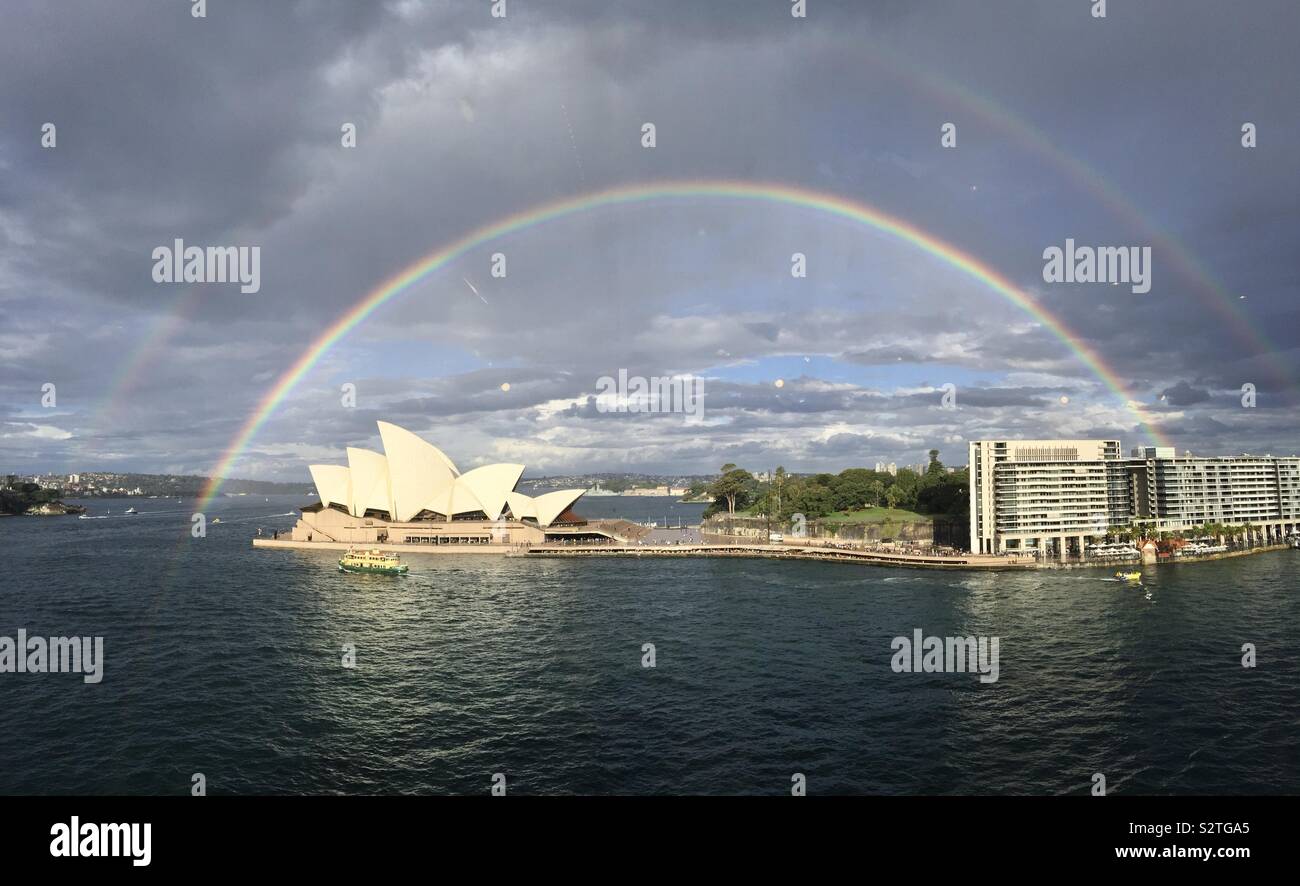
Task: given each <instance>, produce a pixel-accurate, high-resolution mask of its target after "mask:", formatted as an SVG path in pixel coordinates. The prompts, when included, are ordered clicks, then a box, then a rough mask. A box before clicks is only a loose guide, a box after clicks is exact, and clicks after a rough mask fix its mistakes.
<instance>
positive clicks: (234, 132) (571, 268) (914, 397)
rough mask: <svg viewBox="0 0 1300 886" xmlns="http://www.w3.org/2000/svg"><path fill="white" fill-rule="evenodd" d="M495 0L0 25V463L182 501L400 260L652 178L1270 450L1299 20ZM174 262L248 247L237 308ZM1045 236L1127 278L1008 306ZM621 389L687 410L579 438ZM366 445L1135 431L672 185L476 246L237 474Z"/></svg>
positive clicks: (1210, 444) (662, 457)
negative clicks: (1138, 275) (752, 191)
mask: <svg viewBox="0 0 1300 886" xmlns="http://www.w3.org/2000/svg"><path fill="white" fill-rule="evenodd" d="M505 5H506V16H505V18H494V17H493V16H492V14H491V6H492V4H491V3H490V2H489V0H456V2H451V0H443V2H435V0H430V2H417V0H403V2H390V3H384V4H380V3H357V2H352V0H339V2H325V0H314V2H313V0H299V2H289V0H276V2H254V0H248V2H242V0H208V3H207V15H206V18H195V17H193V16H192V15H191V9H190V3H189V2H186V0H156V2H146V0H123V2H118V3H111V4H110V3H100V2H85V3H77V2H59V3H49V2H46V0H33V2H21V0H7V2H6V3H5V9H4V14H3V27H0V469H2V470H7V471H19V472H31V471H41V472H44V471H47V470H52V471H56V472H67V471H71V470H95V469H101V470H135V471H147V472H187V473H209V472H210V471H211V470H212V469H213V466H214V465H215V464H216V463H217V462H218V461H219V459H220V456H221V453H222V451H223V450H224V449H225V448H226V447H227V445H228V444H229V442H230V441H231V439H232V438H233V437H234V436H235V435H236V433H237V432H238V429H239V427H240V426H241V425H242V424H243V423H244V422H245V421H246V420H247V419H248V417H249V415H250V414H251V413H252V412H253V411H254V410H255V408H256V406H257V404H258V403H259V402H261V401H262V399H263V398H264V397H265V396H266V394H267V392H268V390H269V389H270V388H271V387H272V386H273V385H274V384H275V382H276V380H277V379H278V378H280V377H281V376H282V375H283V374H284V373H285V372H286V371H287V370H288V369H289V368H290V367H291V366H292V365H293V364H294V363H295V361H296V360H297V359H298V358H299V356H300V355H301V354H302V352H303V351H304V350H305V349H306V348H307V347H308V346H309V345H310V344H311V343H312V342H313V341H314V340H315V339H316V338H317V337H318V336H319V335H320V334H321V333H322V332H323V331H325V330H326V329H327V328H329V327H330V326H331V325H332V324H333V323H334V322H335V321H336V319H337V318H338V317H339V316H340V315H341V314H342V313H344V312H346V311H347V310H348V308H349V307H350V306H351V305H353V304H355V303H356V302H357V301H358V300H359V299H361V298H362V297H363V296H364V295H365V294H366V293H368V292H369V291H371V290H372V289H374V288H375V286H376V285H377V284H378V283H379V282H380V281H382V280H384V279H385V278H387V277H390V276H391V275H393V274H395V273H397V272H398V271H400V270H401V269H402V268H403V267H404V266H406V265H407V264H409V263H410V262H412V261H414V260H416V259H418V258H420V257H421V256H424V255H426V254H428V253H431V252H433V251H434V250H436V249H438V248H439V247H440V246H442V245H444V244H447V243H450V242H452V241H454V240H456V239H457V238H459V237H461V236H463V235H464V234H465V233H467V232H469V231H471V230H473V229H475V228H477V227H479V226H481V225H484V224H489V223H491V222H493V221H496V220H499V219H501V218H503V217H506V216H509V215H511V214H513V213H516V212H519V211H523V210H527V209H529V208H531V207H536V206H539V205H543V204H545V203H548V202H551V201H554V200H557V199H561V198H565V197H571V196H574V195H578V194H581V193H583V192H588V191H595V190H599V189H602V188H608V187H612V186H618V185H649V184H652V183H653V182H655V181H658V180H666V179H680V178H692V179H728V180H743V181H774V182H779V183H782V184H785V185H789V186H794V187H800V188H808V189H813V190H817V191H822V192H826V193H829V194H832V195H835V196H837V197H839V198H842V199H846V200H851V201H854V202H860V203H866V204H869V205H870V206H873V207H875V208H876V209H878V210H879V211H882V212H885V213H888V214H890V215H894V216H898V217H901V218H902V219H905V220H906V221H907V222H908V223H909V224H911V225H913V226H915V227H917V228H919V229H921V230H923V231H925V232H927V233H928V234H929V235H930V236H933V237H935V238H938V239H940V240H943V241H946V242H948V243H950V244H952V246H954V247H955V248H957V249H960V250H961V251H963V252H965V253H968V254H969V255H971V256H973V257H974V258H975V259H976V260H978V261H979V262H981V263H984V264H987V265H990V266H991V267H993V268H995V269H996V270H997V271H998V272H999V273H1001V274H1003V275H1005V276H1006V277H1007V278H1008V279H1010V280H1011V281H1012V282H1013V283H1014V284H1015V285H1016V286H1017V287H1019V288H1021V289H1022V290H1023V291H1024V292H1025V293H1026V294H1027V295H1028V296H1029V297H1030V298H1031V299H1032V300H1033V302H1035V303H1036V304H1037V305H1038V306H1040V307H1041V308H1042V309H1044V310H1046V311H1048V312H1050V313H1051V314H1054V315H1056V316H1057V317H1058V318H1059V319H1060V320H1061V322H1062V323H1063V324H1065V326H1067V327H1068V328H1070V329H1071V330H1073V331H1074V333H1076V334H1077V335H1078V336H1080V337H1081V338H1082V339H1083V340H1085V341H1086V342H1087V344H1088V346H1089V347H1090V348H1092V349H1093V350H1094V351H1095V352H1096V353H1097V354H1098V355H1099V356H1100V358H1101V359H1102V360H1103V361H1104V362H1105V363H1106V364H1108V365H1109V366H1111V367H1113V368H1114V370H1115V373H1116V374H1117V376H1118V377H1119V378H1120V379H1121V380H1122V382H1123V384H1124V386H1125V387H1127V389H1128V390H1129V392H1130V393H1131V394H1132V396H1133V397H1134V398H1135V399H1136V400H1137V401H1139V402H1140V403H1141V404H1143V405H1144V406H1145V408H1146V409H1147V410H1148V413H1149V415H1150V416H1151V417H1152V418H1153V419H1154V421H1155V424H1156V425H1157V426H1158V427H1159V428H1160V430H1161V431H1162V432H1163V433H1164V434H1165V435H1166V436H1167V437H1168V438H1169V439H1170V440H1172V441H1173V442H1175V443H1176V444H1177V445H1178V447H1179V448H1180V449H1191V450H1193V451H1195V452H1197V453H1198V454H1219V453H1236V452H1242V451H1251V452H1273V453H1275V454H1279V453H1283V452H1284V453H1286V454H1291V453H1293V452H1296V451H1297V450H1300V434H1298V433H1297V431H1298V430H1300V429H1298V427H1297V406H1298V405H1300V400H1298V399H1297V392H1296V387H1295V385H1296V375H1297V366H1298V364H1300V355H1298V353H1297V336H1298V335H1300V333H1298V332H1297V330H1300V309H1298V308H1297V303H1296V293H1297V286H1298V284H1300V262H1298V261H1297V256H1298V255H1300V250H1298V249H1297V246H1298V245H1300V242H1298V235H1300V225H1298V224H1297V222H1298V220H1300V219H1298V214H1300V163H1297V162H1296V158H1297V156H1298V151H1300V140H1298V137H1300V122H1298V120H1300V115H1297V108H1300V61H1298V60H1297V53H1296V51H1295V47H1296V43H1297V37H1300V7H1297V5H1296V4H1295V2H1294V0H1252V2H1250V3H1246V4H1237V5H1229V4H1224V3H1221V2H1215V0H1143V2H1140V3H1137V2H1124V0H1111V2H1110V3H1109V4H1108V7H1109V8H1108V10H1107V16H1106V17H1105V18H1101V19H1099V18H1095V17H1093V15H1092V12H1091V11H1092V8H1093V3H1092V0H1053V2H1041V0H1039V2H1018V0H990V2H981V3H972V2H969V0H953V2H941V0H933V2H926V0H875V2H868V0H859V2H842V3H840V2H831V0H807V17H806V18H795V17H792V16H791V14H790V9H791V6H792V4H791V2H788V0H743V2H742V0H734V2H731V0H711V2H707V3H705V2H699V0H654V2H636V3H633V2H619V0H590V2H577V0H573V2H563V0H549V2H541V0H507V2H506V4H505ZM1248 122H1249V123H1253V124H1254V125H1255V127H1256V131H1257V140H1258V141H1257V146H1256V147H1254V148H1246V147H1243V146H1242V126H1243V124H1244V123H1248ZM46 123H54V124H55V126H56V130H55V137H56V142H55V145H54V146H53V147H44V146H43V145H42V127H43V125H44V124H46ZM345 123H352V124H355V126H356V132H357V135H356V146H355V147H352V148H349V147H344V146H343V145H342V144H341V140H342V134H341V127H342V126H343V124H345ZM645 123H653V124H654V126H655V128H656V132H655V135H656V145H655V146H654V147H653V148H646V147H643V146H642V126H643V124H645ZM945 123H953V124H954V125H955V126H956V138H957V145H956V147H955V148H945V147H943V146H942V145H941V143H940V137H941V127H942V126H943V125H944V124H945ZM177 238H181V239H183V240H184V241H185V243H186V244H187V245H198V246H243V245H258V246H260V247H261V288H260V291H258V292H256V293H241V292H240V290H239V287H238V286H237V285H231V284H220V283H211V284H166V283H156V282H155V281H154V279H153V276H152V272H153V265H154V261H153V258H152V253H153V250H154V248H155V247H157V246H160V245H168V246H170V245H171V244H172V242H173V241H174V240H175V239H177ZM1066 238H1073V239H1074V240H1075V241H1076V242H1077V243H1079V244H1081V245H1082V244H1088V245H1094V246H1136V247H1143V246H1149V247H1151V249H1152V266H1151V289H1150V292H1147V293H1145V294H1137V293H1134V292H1132V287H1131V286H1128V285H1107V284H1069V283H1046V282H1044V279H1043V266H1044V259H1043V251H1044V250H1045V249H1046V248H1048V247H1050V246H1052V245H1057V246H1063V245H1064V243H1065V240H1066ZM494 252H500V253H503V254H504V255H505V256H506V259H507V265H506V269H507V270H506V276H505V277H504V278H497V277H493V276H492V274H491V256H492V254H493V253H494ZM796 252H800V253H803V254H805V255H806V256H807V276H806V277H804V278H795V277H793V276H792V275H791V256H792V254H793V253H796ZM471 284H472V286H471ZM475 289H477V294H476V293H475V292H474V290H475ZM620 369H625V370H626V371H627V372H628V373H629V374H630V375H633V376H636V375H640V376H646V377H650V376H665V375H676V374H692V375H694V376H698V377H700V378H701V379H702V382H701V384H702V386H703V391H704V405H703V415H702V419H701V420H699V421H687V420H686V417H685V416H683V415H682V414H680V413H662V414H616V413H609V412H604V411H602V410H601V409H600V408H598V403H597V401H595V400H594V399H593V398H595V396H596V394H597V393H598V392H599V388H598V379H600V378H601V377H602V376H607V375H608V376H617V375H618V372H619V370H620ZM778 381H779V382H780V384H779V385H778ZM348 383H350V384H353V385H355V387H356V405H355V407H351V408H349V407H346V406H344V405H343V404H342V402H341V388H342V386H343V385H345V384H348ZM47 384H53V385H54V386H55V388H54V391H55V397H56V399H55V401H54V403H53V404H52V405H45V404H44V403H43V402H42V390H43V386H44V385H47ZM947 384H951V385H954V386H955V391H956V406H957V408H955V409H945V408H943V404H942V401H941V397H942V389H943V386H944V385H947ZM1246 384H1250V385H1253V386H1254V388H1255V391H1256V401H1255V402H1256V406H1255V407H1254V408H1247V407H1244V406H1243V405H1242V387H1243V385H1246ZM503 385H509V388H508V390H506V389H503ZM602 402H603V401H602ZM376 419H384V420H389V421H393V422H395V423H397V424H400V425H403V426H405V427H408V428H410V429H411V430H413V431H415V432H417V433H419V434H421V435H423V436H425V437H426V438H427V439H429V440H431V441H432V442H434V443H436V444H437V445H439V446H440V447H441V448H443V449H444V450H445V451H446V452H447V453H448V454H449V455H450V456H451V457H452V458H453V459H455V460H456V461H457V462H458V463H459V464H460V465H461V466H462V468H464V467H469V466H473V465H475V464H480V463H486V462H491V461H505V460H510V461H519V462H523V463H524V464H526V465H528V473H529V475H533V476H536V475H540V474H543V473H559V472H568V471H584V470H590V471H599V470H625V469H626V470H647V471H654V472H666V473H702V472H706V471H712V470H716V469H717V467H718V466H719V465H721V464H723V463H724V462H728V461H730V462H736V463H739V464H741V465H743V466H746V467H750V468H752V469H755V470H759V469H764V468H770V467H773V466H775V465H777V464H781V465H784V466H785V467H786V468H787V469H788V470H796V471H807V470H839V469H842V468H844V467H849V466H855V465H867V466H871V465H874V463H875V462H876V461H896V462H898V463H900V464H906V463H913V462H919V461H923V460H924V457H925V456H924V454H925V451H926V450H928V449H930V448H938V449H940V450H941V451H942V453H943V455H944V457H945V460H947V461H949V462H950V463H955V464H961V463H964V462H965V441H967V440H968V439H972V438H978V437H987V436H994V435H999V436H1022V437H1077V436H1106V437H1119V438H1121V439H1122V440H1123V442H1124V444H1125V446H1126V447H1128V446H1131V445H1137V444H1140V443H1149V442H1151V439H1150V437H1149V435H1148V433H1147V432H1146V430H1145V429H1142V428H1140V427H1139V426H1138V421H1137V419H1136V418H1135V414H1134V412H1133V411H1132V410H1131V409H1130V408H1128V407H1127V406H1126V404H1125V403H1124V402H1123V400H1122V398H1120V397H1118V396H1117V395H1116V394H1115V393H1114V392H1112V391H1110V390H1108V389H1107V387H1106V386H1105V385H1103V384H1102V383H1101V382H1100V381H1099V379H1098V378H1097V376H1096V375H1095V374H1094V373H1093V372H1092V370H1091V369H1089V367H1088V366H1087V365H1086V364H1085V362H1084V361H1082V360H1081V359H1080V358H1079V357H1078V356H1077V355H1076V354H1075V353H1073V352H1072V350H1071V349H1070V348H1068V347H1067V346H1066V345H1065V344H1063V343H1062V342H1061V341H1060V340H1059V339H1058V338H1057V337H1056V336H1054V335H1053V334H1052V333H1051V332H1050V331H1049V330H1047V329H1045V328H1044V327H1043V326H1042V325H1041V324H1039V323H1038V322H1037V321H1036V320H1035V319H1034V317H1033V316H1032V315H1031V314H1030V313H1028V312H1026V311H1024V310H1022V309H1021V308H1018V307H1016V306H1015V305H1013V304H1011V303H1010V302H1009V301H1007V300H1006V299H1004V298H1002V297H1001V296H999V295H998V294H997V293H995V292H994V291H993V290H992V289H990V288H989V287H988V286H986V285H985V284H983V283H981V282H980V281H979V280H977V279H975V278H973V277H971V276H970V275H968V274H965V273H963V272H961V271H959V270H957V269H954V268H953V267H952V266H950V265H949V264H947V263H945V262H943V261H942V260H940V259H938V258H936V257H935V256H934V255H931V254H928V253H927V252H925V251H923V250H921V249H918V248H917V247H916V246H914V245H912V244H909V243H907V242H905V241H904V240H901V239H899V238H897V237H892V236H889V235H887V234H884V233H881V232H879V231H875V230H872V229H871V228H868V227H865V226H862V225H859V224H855V223H852V222H850V221H847V220H845V219H843V218H835V217H832V216H829V215H827V214H825V213H821V212H818V211H815V210H811V209H808V208H806V207H798V206H789V205H781V204H777V203H772V202H752V201H738V200H734V199H727V198H720V197H705V196H701V197H693V198H689V199H675V200H660V201H647V202H643V203H638V204H635V205H624V206H613V207H605V208H600V209H594V210H591V211H587V212H581V213H578V214H575V215H572V216H569V217H566V218H564V219H560V220H556V221H552V222H548V223H546V224H542V225H537V226H533V227H530V228H527V229H525V230H521V231H519V232H516V233H513V234H510V235H508V236H505V237H502V238H499V239H498V240H494V241H492V242H491V243H487V244H484V245H483V246H481V247H478V248H475V249H473V250H470V251H469V252H468V253H466V254H465V255H464V256H463V257H461V258H459V259H457V260H456V261H454V262H452V263H451V264H450V265H448V266H447V267H445V268H443V269H442V270H440V271H438V272H436V273H435V274H432V275H431V276H429V277H428V278H427V279H425V280H423V281H422V282H421V283H419V284H418V285H416V286H414V287H412V288H411V289H409V290H408V291H407V292H405V293H404V294H402V295H400V296H398V297H397V298H395V299H393V300H392V301H390V302H389V303H387V304H386V305H385V306H384V307H382V308H381V309H380V310H378V311H377V312H375V313H374V314H373V315H371V316H370V317H369V318H368V319H367V320H366V321H365V322H364V323H362V324H361V325H359V326H358V327H357V328H356V329H355V330H354V331H353V332H351V333H350V334H349V335H348V336H346V337H345V338H343V339H342V340H341V342H340V343H339V344H338V345H337V346H335V347H334V348H333V349H331V350H330V351H329V352H328V353H327V354H326V355H325V357H324V358H323V359H322V360H321V361H320V362H319V363H318V364H316V365H315V367H314V368H313V369H311V370H310V371H309V372H308V373H306V374H305V375H304V377H303V378H302V379H301V381H300V382H299V383H298V384H297V386H296V387H295V388H294V389H293V390H292V391H291V393H290V394H289V396H288V397H287V398H286V399H285V401H284V402H283V403H282V404H281V405H280V406H279V408H278V409H277V410H276V411H275V412H274V413H273V414H272V416H271V417H270V419H269V420H268V421H267V422H266V424H265V425H264V426H263V427H262V429H261V430H260V431H259V433H258V434H257V435H256V436H255V438H254V439H253V441H252V444H251V445H250V446H249V448H248V450H247V452H245V453H244V455H243V456H242V457H241V458H240V459H239V460H238V461H237V462H236V464H235V465H234V466H233V469H232V471H231V474H232V475H233V476H240V477H250V478H259V479H284V480H296V479H305V478H306V477H307V471H306V465H307V464H308V463H309V462H320V461H326V462H329V461H334V462H340V463H341V462H342V461H343V450H344V447H346V446H349V445H361V446H371V447H376V448H377V447H378V445H379V441H378V434H377V432H376V430H375V424H374V423H375V420H376Z"/></svg>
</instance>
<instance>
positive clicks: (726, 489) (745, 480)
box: [705, 465, 757, 516]
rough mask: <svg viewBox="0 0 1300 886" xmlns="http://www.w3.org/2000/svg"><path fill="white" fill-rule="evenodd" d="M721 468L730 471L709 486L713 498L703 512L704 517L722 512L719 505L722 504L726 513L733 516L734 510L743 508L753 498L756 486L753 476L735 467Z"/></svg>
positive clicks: (725, 466) (726, 466)
mask: <svg viewBox="0 0 1300 886" xmlns="http://www.w3.org/2000/svg"><path fill="white" fill-rule="evenodd" d="M723 467H724V468H730V469H731V470H729V471H725V472H724V473H723V474H722V476H721V477H719V478H718V479H716V480H714V481H713V483H712V485H710V486H709V494H710V495H712V496H713V504H712V505H710V506H709V507H708V509H707V510H706V511H705V516H709V515H710V514H713V513H717V512H718V511H720V510H722V504H721V503H724V502H725V504H726V508H727V513H728V514H732V515H734V514H735V513H736V508H744V507H745V506H746V505H748V504H749V503H750V502H751V501H752V500H753V498H754V490H755V488H756V486H757V484H756V482H755V481H754V477H753V475H752V474H750V473H749V471H746V470H744V469H743V468H738V467H736V466H735V465H723Z"/></svg>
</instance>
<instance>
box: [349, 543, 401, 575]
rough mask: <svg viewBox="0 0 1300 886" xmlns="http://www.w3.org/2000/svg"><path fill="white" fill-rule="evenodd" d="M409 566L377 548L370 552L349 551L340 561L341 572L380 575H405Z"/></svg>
mask: <svg viewBox="0 0 1300 886" xmlns="http://www.w3.org/2000/svg"><path fill="white" fill-rule="evenodd" d="M406 570H407V565H406V564H405V563H403V562H402V558H401V557H399V556H397V555H396V554H385V553H384V552H383V551H381V550H379V549H378V548H375V549H373V550H369V551H354V550H348V552H347V553H346V554H344V555H343V557H342V559H340V560H339V572H370V573H375V574H378V575H405V574H406Z"/></svg>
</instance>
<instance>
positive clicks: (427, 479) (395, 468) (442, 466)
mask: <svg viewBox="0 0 1300 886" xmlns="http://www.w3.org/2000/svg"><path fill="white" fill-rule="evenodd" d="M379 437H380V439H381V440H383V443H384V454H385V455H386V456H387V457H388V479H389V487H390V488H391V489H392V493H393V509H392V511H391V513H392V515H393V519H394V520H397V521H398V522H405V521H407V520H410V519H411V518H412V517H414V516H415V515H416V514H418V513H420V511H422V510H424V509H425V508H427V507H429V502H431V501H433V500H434V499H435V498H437V497H438V495H439V494H440V493H442V492H446V491H447V490H449V489H451V485H452V484H453V483H454V482H455V481H456V466H455V465H453V464H452V463H451V459H449V458H447V456H445V455H443V453H442V451H441V450H439V449H438V447H436V446H434V445H433V444H432V443H427V442H425V441H424V440H422V439H421V438H419V437H417V436H415V434H412V433H411V432H410V431H408V430H406V429H405V428H399V427H398V426H397V425H394V424H389V423H388V422H386V421H381V422H379ZM471 473H473V472H472V471H471ZM467 476H468V475H467ZM431 510H432V509H431ZM440 513H441V512H440Z"/></svg>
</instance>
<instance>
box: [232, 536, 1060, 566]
mask: <svg viewBox="0 0 1300 886" xmlns="http://www.w3.org/2000/svg"><path fill="white" fill-rule="evenodd" d="M253 547H256V548H280V549H290V550H294V549H296V550H327V551H346V550H348V549H349V548H353V547H366V548H372V549H378V550H381V551H386V552H390V553H397V554H431V555H434V556H443V557H445V556H453V555H464V554H477V555H484V554H486V555H493V554H495V555H497V556H513V557H758V558H767V559H776V560H824V561H834V562H841V563H860V564H863V565H868V566H901V567H907V568H912V569H964V570H1008V569H1016V570H1023V569H1034V568H1036V567H1037V564H1036V563H1035V562H1034V561H1032V560H1028V559H1026V558H1022V557H999V556H994V555H989V554H952V555H943V554H922V553H905V552H882V551H864V550H856V549H853V548H831V547H825V546H819V545H791V544H744V543H739V544H738V543H698V544H624V543H614V544H542V545H493V544H486V545H421V544H368V545H349V544H345V543H342V542H319V541H312V542H301V541H290V540H287V539H268V538H255V539H253Z"/></svg>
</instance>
